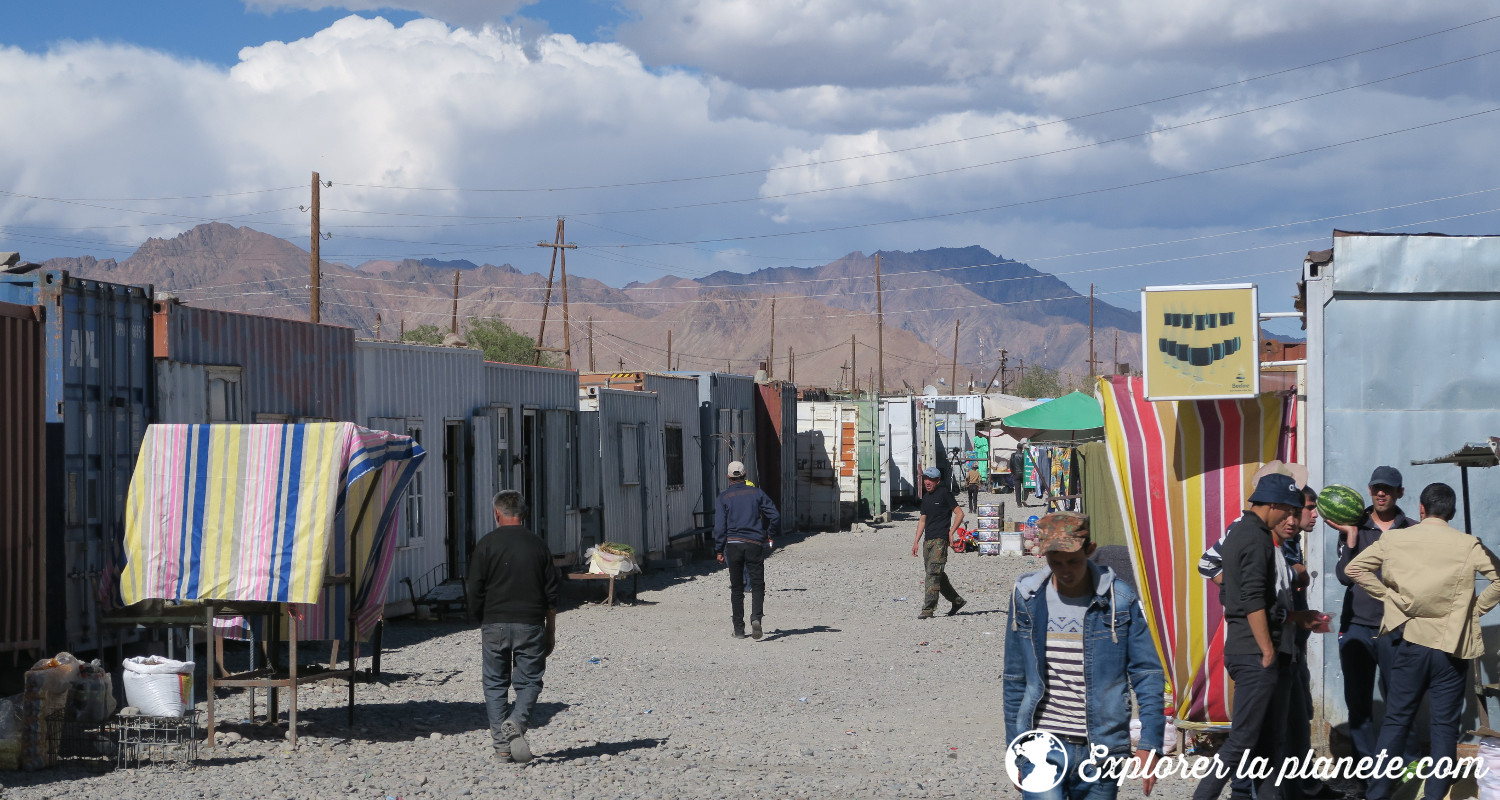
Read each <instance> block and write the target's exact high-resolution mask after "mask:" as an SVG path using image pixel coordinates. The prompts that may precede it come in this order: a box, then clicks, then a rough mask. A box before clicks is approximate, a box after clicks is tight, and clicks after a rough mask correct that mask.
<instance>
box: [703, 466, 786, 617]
mask: <svg viewBox="0 0 1500 800" xmlns="http://www.w3.org/2000/svg"><path fill="white" fill-rule="evenodd" d="M728 477H729V488H728V489H725V490H724V491H723V492H722V493H721V494H720V495H719V502H718V506H717V511H716V512H715V513H714V554H715V555H716V556H717V557H718V559H719V563H720V564H727V565H729V610H730V613H731V615H732V619H731V622H732V623H733V624H734V632H733V636H734V638H736V639H743V638H745V582H746V579H747V576H748V580H749V583H750V635H751V636H752V637H754V638H756V639H759V638H760V637H761V625H760V623H761V616H762V615H763V613H764V611H765V601H766V556H768V555H770V553H771V547H772V546H774V545H775V541H773V540H772V538H771V537H772V535H773V533H774V532H775V531H776V529H777V528H779V527H780V526H781V515H780V514H779V513H777V511H776V504H775V503H772V502H771V498H770V497H767V496H766V493H765V492H763V491H761V490H759V489H757V488H755V487H754V486H750V485H749V484H747V483H746V482H745V465H744V464H741V463H740V462H738V461H731V462H729V475H728Z"/></svg>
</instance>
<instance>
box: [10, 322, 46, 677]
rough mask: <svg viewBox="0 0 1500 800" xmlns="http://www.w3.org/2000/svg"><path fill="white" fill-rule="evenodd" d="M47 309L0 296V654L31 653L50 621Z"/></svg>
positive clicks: (39, 646)
mask: <svg viewBox="0 0 1500 800" xmlns="http://www.w3.org/2000/svg"><path fill="white" fill-rule="evenodd" d="M45 313H46V309H44V308H43V307H41V306H21V305H14V304H11V303H0V375H3V376H5V380H3V381H0V653H6V652H10V653H15V652H20V653H26V654H29V657H31V658H36V657H37V656H39V655H40V654H41V653H42V652H43V649H44V647H45V645H46V623H47V603H46V600H47V597H46V591H45V587H46V583H45V576H46V565H47V564H46V555H47V522H46V500H47V484H46V480H45V479H46V474H47V469H46V467H47V453H46V444H47V435H46V434H47V429H46V427H45V426H44V425H43V424H42V416H43V411H42V404H43V403H45V402H46V375H47V373H46V361H45V355H44V353H45V344H46V326H45V324H44V322H43V317H44V315H45ZM28 663H29V662H28Z"/></svg>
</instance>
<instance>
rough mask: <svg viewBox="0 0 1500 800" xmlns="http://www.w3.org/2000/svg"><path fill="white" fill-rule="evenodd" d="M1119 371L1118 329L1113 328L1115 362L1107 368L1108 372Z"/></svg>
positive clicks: (1114, 372)
mask: <svg viewBox="0 0 1500 800" xmlns="http://www.w3.org/2000/svg"><path fill="white" fill-rule="evenodd" d="M1119 371H1120V329H1119V328H1115V363H1114V365H1113V366H1111V367H1110V368H1109V374H1111V375H1114V374H1116V373H1118V372H1119Z"/></svg>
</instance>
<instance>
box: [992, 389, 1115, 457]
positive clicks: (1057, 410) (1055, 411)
mask: <svg viewBox="0 0 1500 800" xmlns="http://www.w3.org/2000/svg"><path fill="white" fill-rule="evenodd" d="M1000 428H1001V429H1002V430H1004V431H1005V432H1006V433H1008V434H1010V435H1011V436H1014V437H1016V438H1017V439H1029V440H1030V441H1032V442H1033V443H1037V444H1045V443H1059V444H1066V443H1069V442H1087V441H1097V440H1100V439H1103V438H1104V412H1103V411H1101V410H1100V408H1099V401H1098V400H1096V399H1094V398H1093V397H1091V396H1089V395H1086V394H1084V393H1083V392H1073V393H1072V394H1067V395H1064V396H1062V397H1059V398H1057V399H1056V400H1052V401H1049V402H1046V403H1042V404H1041V405H1039V406H1032V407H1031V408H1028V409H1026V410H1025V411H1018V412H1016V413H1014V414H1011V415H1010V416H1008V417H1004V418H1002V419H1001V420H1000Z"/></svg>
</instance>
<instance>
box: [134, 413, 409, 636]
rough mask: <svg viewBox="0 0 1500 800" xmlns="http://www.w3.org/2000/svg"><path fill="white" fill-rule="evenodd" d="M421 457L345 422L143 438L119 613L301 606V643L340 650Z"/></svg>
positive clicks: (377, 584)
mask: <svg viewBox="0 0 1500 800" xmlns="http://www.w3.org/2000/svg"><path fill="white" fill-rule="evenodd" d="M424 456H425V453H424V452H423V450H422V448H421V446H420V445H418V444H417V443H416V442H414V441H412V440H411V439H410V438H408V437H405V436H397V435H394V434H390V433H386V432H384V431H371V430H367V429H364V428H360V427H358V426H357V425H354V424H353V423H348V422H328V423H312V424H303V425H152V426H150V427H148V428H147V429H146V436H145V439H144V441H143V442H142V443H141V452H140V457H139V459H138V461H137V463H136V469H135V473H134V475H133V476H132V478H131V481H130V494H129V497H128V499H127V503H126V514H125V552H126V559H127V561H126V566H125V569H124V572H123V574H122V576H121V592H122V595H123V596H124V599H125V602H126V603H135V602H138V601H141V600H149V599H164V600H175V601H183V602H185V601H203V600H219V601H229V602H234V601H242V602H274V603H294V604H303V605H305V606H308V608H305V609H302V612H303V613H302V616H303V619H304V620H305V622H304V623H303V625H302V628H303V634H302V638H306V639H330V638H344V637H345V635H346V633H347V631H346V622H347V620H348V617H349V608H350V604H351V602H352V603H353V604H354V608H355V611H356V613H355V617H356V625H357V628H358V630H359V631H360V633H361V634H364V633H367V632H368V631H369V629H370V628H371V627H373V626H374V624H375V622H376V621H377V620H378V619H379V618H380V616H381V613H382V609H383V602H384V598H385V594H386V584H387V583H388V582H389V579H390V572H391V559H392V555H393V552H394V550H393V548H392V547H391V544H392V542H393V541H394V530H395V526H396V524H397V522H398V517H399V512H400V506H401V503H400V502H399V501H400V498H401V495H402V493H403V492H404V491H405V489H406V485H407V483H409V482H410V480H411V477H412V475H413V473H414V472H415V471H416V468H417V466H418V465H419V464H420V463H421V461H422V459H423V457H424ZM351 578H352V579H353V581H354V584H353V592H352V596H351V591H350V589H351V583H350V579H351Z"/></svg>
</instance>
